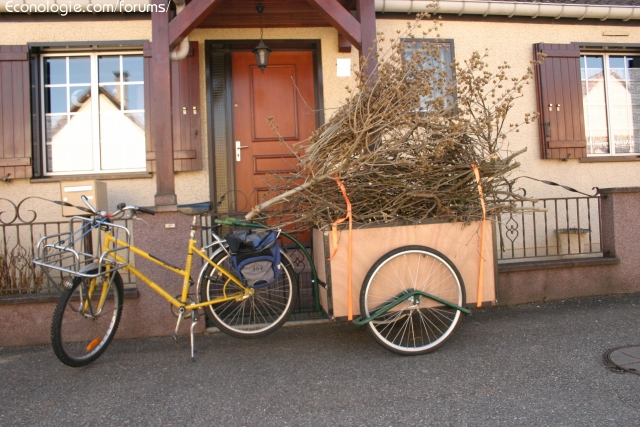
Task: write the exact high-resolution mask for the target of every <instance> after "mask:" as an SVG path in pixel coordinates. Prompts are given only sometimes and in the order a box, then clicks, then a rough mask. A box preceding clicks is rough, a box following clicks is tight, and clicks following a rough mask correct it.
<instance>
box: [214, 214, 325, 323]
mask: <svg viewBox="0 0 640 427" xmlns="http://www.w3.org/2000/svg"><path fill="white" fill-rule="evenodd" d="M214 221H215V223H216V224H220V225H228V226H231V227H247V228H269V227H267V226H266V225H262V224H258V223H255V222H246V221H241V220H239V219H236V218H225V219H215V220H214ZM280 234H282V235H283V236H285V237H286V238H287V239H290V240H291V241H292V242H293V243H295V244H296V246H298V248H300V250H301V251H302V253H303V254H304V256H305V258H307V261H309V265H310V266H311V276H312V277H313V293H314V295H316V298H315V300H316V301H315V303H316V311H317V312H319V313H321V312H322V309H321V308H320V301H319V299H318V298H317V296H318V284H322V285H323V286H326V285H325V283H324V282H321V281H320V279H318V273H317V272H316V266H315V264H314V263H313V259H312V258H311V254H310V253H309V251H307V248H305V247H304V245H303V244H302V243H300V241H299V240H298V239H296V238H295V237H293V236H292V235H291V234H289V233H287V232H285V231H280Z"/></svg>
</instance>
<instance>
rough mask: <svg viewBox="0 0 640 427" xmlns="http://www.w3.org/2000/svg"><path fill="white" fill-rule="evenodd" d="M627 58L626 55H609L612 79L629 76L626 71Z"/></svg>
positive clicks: (622, 78) (623, 78)
mask: <svg viewBox="0 0 640 427" xmlns="http://www.w3.org/2000/svg"><path fill="white" fill-rule="evenodd" d="M624 65H625V59H624V56H610V57H609V76H610V77H611V78H612V79H621V80H625V79H626V78H627V76H626V73H625V66H624Z"/></svg>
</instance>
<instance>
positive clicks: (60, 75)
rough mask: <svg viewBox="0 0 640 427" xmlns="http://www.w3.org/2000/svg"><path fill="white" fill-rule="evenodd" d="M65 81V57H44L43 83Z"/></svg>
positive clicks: (63, 82) (60, 82)
mask: <svg viewBox="0 0 640 427" xmlns="http://www.w3.org/2000/svg"><path fill="white" fill-rule="evenodd" d="M66 83H67V58H44V84H45V85H58V84H66Z"/></svg>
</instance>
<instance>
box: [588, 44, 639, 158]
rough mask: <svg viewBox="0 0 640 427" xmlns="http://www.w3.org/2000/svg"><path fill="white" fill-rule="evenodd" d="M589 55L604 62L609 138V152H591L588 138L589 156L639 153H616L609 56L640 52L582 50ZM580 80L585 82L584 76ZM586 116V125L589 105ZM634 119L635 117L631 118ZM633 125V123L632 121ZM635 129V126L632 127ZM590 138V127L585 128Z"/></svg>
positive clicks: (636, 54)
mask: <svg viewBox="0 0 640 427" xmlns="http://www.w3.org/2000/svg"><path fill="white" fill-rule="evenodd" d="M587 56H601V57H602V62H603V74H604V76H603V78H604V92H605V93H604V99H605V112H606V114H607V118H606V121H607V138H608V139H609V153H589V141H588V139H587V157H615V156H636V155H639V154H640V152H637V153H616V146H615V139H614V136H613V126H611V121H610V120H611V102H610V96H611V95H610V94H609V90H610V89H609V85H610V81H609V70H610V68H609V58H610V57H612V56H613V57H615V56H617V57H627V56H640V52H603V51H601V50H581V51H580V57H581V58H583V57H584V58H585V64H586V57H587ZM580 81H581V82H583V81H584V80H582V76H580ZM583 114H584V116H585V117H584V118H585V127H586V124H587V117H588V114H589V113H588V111H587V107H586V106H585V108H584V113H583ZM631 120H633V118H632V119H631ZM631 126H633V123H631ZM632 129H633V128H632ZM585 131H586V133H587V138H588V132H589V131H588V129H585Z"/></svg>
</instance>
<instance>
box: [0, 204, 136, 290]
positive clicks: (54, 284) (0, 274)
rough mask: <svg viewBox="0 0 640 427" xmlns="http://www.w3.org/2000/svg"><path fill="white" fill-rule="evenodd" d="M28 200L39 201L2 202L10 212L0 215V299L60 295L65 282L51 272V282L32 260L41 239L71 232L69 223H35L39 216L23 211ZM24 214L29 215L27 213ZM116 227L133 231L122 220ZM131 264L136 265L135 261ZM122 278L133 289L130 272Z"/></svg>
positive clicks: (96, 249)
mask: <svg viewBox="0 0 640 427" xmlns="http://www.w3.org/2000/svg"><path fill="white" fill-rule="evenodd" d="M29 199H40V198H38V197H27V198H25V199H23V200H22V201H20V202H19V203H17V204H16V203H13V202H12V201H10V200H8V199H0V200H2V201H3V208H5V206H10V207H9V209H8V210H6V208H5V210H2V211H0V296H7V295H25V294H42V293H55V292H59V291H60V288H59V284H60V282H61V281H62V278H63V273H62V272H59V271H55V270H52V271H51V272H50V276H49V277H50V279H49V278H47V276H46V275H45V274H44V272H43V271H42V270H41V269H40V267H36V266H35V265H34V264H33V258H34V257H35V250H36V245H37V243H38V240H39V239H40V238H41V237H43V236H46V235H50V234H59V233H64V232H68V231H70V230H69V226H70V222H69V221H68V220H64V221H48V222H39V221H36V219H37V216H38V215H37V212H36V211H35V210H33V209H26V208H23V204H24V202H25V201H26V200H29ZM43 200H44V199H43ZM12 210H13V212H12ZM21 210H22V211H21ZM25 210H26V212H24V211H25ZM115 223H116V224H120V225H124V226H126V227H129V229H131V228H130V225H131V221H130V220H119V221H115ZM94 232H95V233H97V232H98V231H97V230H96V231H94ZM93 241H94V242H97V241H98V239H93ZM94 250H95V251H98V250H99V249H98V248H95V249H94ZM96 253H97V252H96ZM132 258H133V257H132ZM131 261H132V262H133V260H132V259H131ZM121 274H122V280H123V281H124V283H125V287H131V286H134V285H133V284H132V283H133V280H132V277H131V274H130V273H129V272H126V271H122V272H121Z"/></svg>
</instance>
